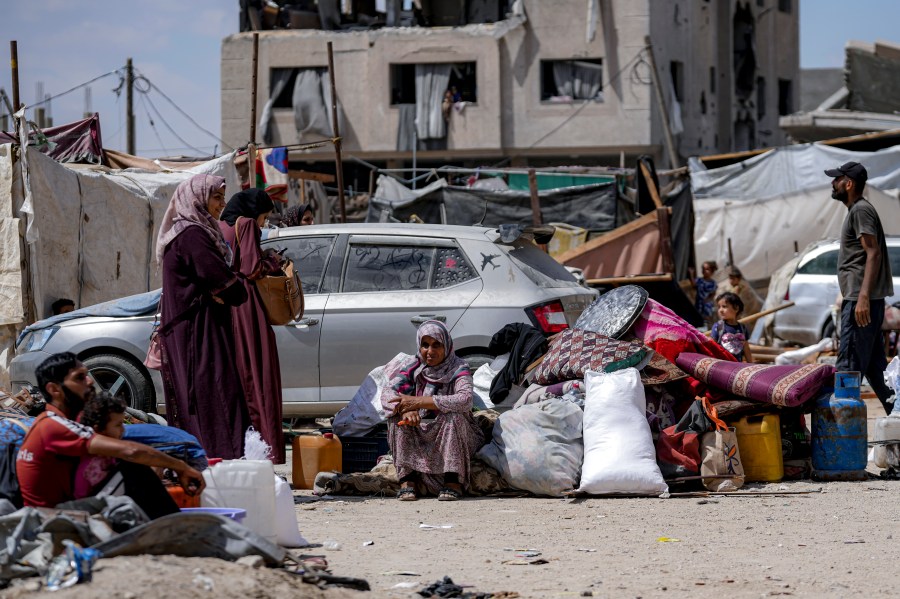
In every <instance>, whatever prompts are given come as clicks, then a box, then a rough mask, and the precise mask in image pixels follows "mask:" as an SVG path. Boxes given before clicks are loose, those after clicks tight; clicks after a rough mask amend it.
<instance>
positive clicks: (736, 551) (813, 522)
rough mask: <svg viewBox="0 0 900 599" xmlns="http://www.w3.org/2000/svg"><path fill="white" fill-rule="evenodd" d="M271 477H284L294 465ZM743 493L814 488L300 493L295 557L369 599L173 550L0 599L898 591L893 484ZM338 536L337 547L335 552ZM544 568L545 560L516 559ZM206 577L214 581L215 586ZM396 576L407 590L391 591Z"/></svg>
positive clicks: (898, 526) (899, 489) (899, 530)
mask: <svg viewBox="0 0 900 599" xmlns="http://www.w3.org/2000/svg"><path fill="white" fill-rule="evenodd" d="M869 414H870V421H871V422H870V426H869V430H870V431H871V430H873V429H874V419H875V418H876V417H879V416H881V415H882V414H883V412H882V411H881V408H880V406H879V405H878V404H877V402H874V403H873V402H871V401H870V402H869ZM289 455H290V454H289ZM289 459H290V458H289ZM277 469H278V470H279V471H280V472H282V473H284V474H287V475H288V476H289V473H290V463H288V464H287V465H285V466H280V467H278V468H277ZM870 469H871V471H872V472H873V473H875V472H877V470H876V469H875V468H874V466H873V465H870ZM742 491H778V492H784V491H787V492H792V493H798V492H810V493H804V494H795V495H783V496H772V495H756V496H734V495H732V496H713V497H706V498H698V497H691V498H681V497H672V498H668V499H659V498H640V499H639V498H609V499H601V498H584V499H547V498H534V497H528V498H467V499H465V500H463V501H461V502H456V503H452V502H438V501H437V500H436V499H433V498H427V499H421V500H419V501H417V502H409V503H407V502H399V501H397V500H396V499H394V498H378V497H375V498H355V497H335V498H333V499H330V500H319V499H318V498H315V497H313V496H312V494H311V493H310V492H309V491H297V492H295V499H296V501H297V519H298V522H299V526H300V530H301V532H302V533H303V534H304V536H305V537H306V538H307V539H309V540H310V541H311V542H312V543H313V546H312V547H310V548H307V549H302V550H298V551H300V552H304V553H307V554H315V555H323V556H325V557H326V558H327V560H328V562H329V564H330V569H331V571H332V573H334V574H336V575H340V576H352V577H360V578H365V579H366V580H368V582H369V584H370V585H371V587H372V591H371V592H370V593H367V594H365V595H363V594H360V593H357V592H353V591H347V590H338V589H331V590H328V591H325V592H322V591H320V590H318V589H316V588H314V587H312V586H311V585H307V584H303V583H301V582H299V581H298V580H297V579H296V578H293V577H292V575H290V574H287V573H284V572H279V571H275V570H265V569H263V570H253V569H250V568H248V567H247V566H243V565H239V564H230V563H226V562H221V561H218V560H199V559H194V560H185V559H180V558H174V557H170V556H167V557H160V558H150V557H146V558H116V559H113V560H101V562H100V563H99V564H98V566H99V568H98V571H97V574H96V577H95V580H94V582H93V583H91V584H89V585H80V586H79V587H75V588H73V589H69V590H67V591H63V592H58V593H52V594H51V593H41V592H37V593H35V592H27V591H25V590H24V589H23V588H21V587H19V588H17V589H16V590H12V591H6V592H5V593H0V595H2V596H5V597H6V596H8V597H16V598H25V597H27V598H32V597H40V596H47V597H56V598H64V597H66V598H70V597H78V598H82V597H83V598H94V597H99V598H107V597H109V598H112V597H116V598H122V599H135V598H137V597H175V596H178V597H216V598H231V597H235V598H238V597H240V598H251V597H252V598H255V597H317V598H318V597H329V598H330V597H363V596H365V597H417V596H418V595H414V594H413V593H414V592H415V591H417V590H419V589H421V588H423V587H424V586H425V585H427V584H429V583H431V582H433V581H435V580H438V579H440V578H442V577H444V576H450V577H451V578H452V579H453V580H454V582H456V583H457V584H463V585H470V587H471V588H470V589H468V590H470V591H476V590H477V591H481V592H494V593H499V592H503V591H505V592H509V593H518V594H519V596H521V597H529V598H530V597H578V596H594V597H616V598H618V597H673V596H685V595H687V594H688V593H690V594H691V596H695V597H720V596H723V595H727V596H731V597H760V596H762V597H766V596H775V595H784V596H795V597H817V598H818V597H873V596H874V597H879V596H883V597H888V596H895V595H896V594H897V592H896V591H895V590H894V585H895V579H896V576H895V569H896V560H897V557H898V555H900V550H898V542H900V516H898V497H900V482H896V481H887V480H879V479H877V478H872V479H870V480H868V481H865V482H858V483H817V482H812V481H798V482H785V483H776V484H769V485H747V486H745V487H744V489H742ZM421 524H430V525H437V526H444V525H449V526H450V527H449V528H434V529H423V528H420V525H421ZM333 542H337V543H339V544H340V548H339V549H333V548H326V547H332V546H333ZM522 551H528V552H532V553H531V554H523V553H522ZM535 554H539V555H535ZM535 559H537V560H545V561H546V563H539V564H531V565H524V564H522V562H525V561H528V560H535ZM505 562H507V563H505ZM508 562H512V563H508ZM401 572H408V573H412V574H415V575H404V574H400V573H401ZM198 574H200V575H202V576H206V577H208V578H209V579H210V580H211V581H212V588H211V589H209V590H207V588H206V586H205V584H204V582H205V581H204V580H202V579H200V580H199V581H198V579H197V575H198ZM402 583H406V585H407V586H406V588H403V587H400V588H398V587H396V585H398V584H402ZM409 585H411V588H410V586H409Z"/></svg>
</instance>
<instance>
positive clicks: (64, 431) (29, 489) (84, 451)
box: [16, 405, 94, 507]
mask: <svg viewBox="0 0 900 599" xmlns="http://www.w3.org/2000/svg"><path fill="white" fill-rule="evenodd" d="M93 438H94V431H93V430H92V429H90V428H89V427H86V426H84V425H81V424H78V423H77V422H74V421H72V420H69V419H68V418H66V417H65V415H64V414H63V413H62V411H60V410H59V409H57V408H56V407H54V406H51V405H48V406H47V409H46V410H45V411H44V413H43V414H41V415H40V416H38V417H37V418H36V419H35V421H34V424H33V425H32V426H31V430H30V431H29V432H28V435H27V436H26V437H25V441H23V442H22V448H21V449H20V450H19V455H18V457H17V459H16V476H17V477H18V479H19V488H20V489H21V492H22V501H23V502H24V504H25V505H30V506H35V507H56V505H57V504H59V503H62V502H63V501H69V500H71V499H74V495H73V493H72V486H73V482H74V480H75V469H76V468H78V463H79V462H80V461H81V458H83V457H85V456H87V455H88V448H89V447H90V445H91V440H92V439H93Z"/></svg>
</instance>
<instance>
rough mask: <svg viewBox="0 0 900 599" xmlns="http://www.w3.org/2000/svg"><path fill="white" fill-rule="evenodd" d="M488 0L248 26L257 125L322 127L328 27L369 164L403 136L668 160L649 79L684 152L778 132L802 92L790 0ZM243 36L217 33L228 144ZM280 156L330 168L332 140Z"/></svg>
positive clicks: (433, 144)
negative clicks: (409, 22)
mask: <svg viewBox="0 0 900 599" xmlns="http://www.w3.org/2000/svg"><path fill="white" fill-rule="evenodd" d="M320 4H321V2H320ZM344 4H348V5H355V4H358V3H344ZM363 4H365V3H363ZM377 4H378V3H377V2H376V3H373V5H377ZM387 4H388V5H389V6H391V5H394V3H392V2H390V1H389V2H388V3H387ZM416 4H417V6H421V7H422V8H423V9H424V8H427V7H428V6H429V5H431V6H432V11H433V10H434V6H433V5H436V4H440V5H451V4H453V5H456V4H458V5H459V7H458V8H459V11H462V12H461V13H460V14H461V15H466V14H468V16H469V17H471V15H472V13H473V11H472V7H471V6H469V10H468V13H466V12H465V11H464V8H463V7H465V6H466V5H467V4H468V5H478V6H481V5H483V4H485V3H484V2H477V3H476V2H472V1H471V0H470V1H469V2H446V3H443V2H442V3H436V2H431V3H429V2H426V1H425V0H421V2H418V1H417V3H416ZM487 4H489V5H491V6H492V7H493V6H494V5H496V7H495V8H497V9H498V10H493V9H492V10H489V11H484V10H482V11H480V12H481V13H482V14H484V13H485V12H487V13H491V12H497V13H498V19H496V20H494V22H485V21H490V20H491V19H489V18H481V19H478V18H470V19H469V20H468V22H466V18H465V16H461V17H460V18H459V19H458V20H457V21H455V22H457V23H460V24H458V25H456V26H441V27H435V26H424V27H423V26H419V25H416V26H412V27H409V26H404V27H400V26H396V27H388V26H382V25H383V24H384V23H385V20H384V19H382V20H380V21H379V20H378V18H377V17H378V15H377V14H376V15H375V17H374V20H368V21H365V22H366V23H367V25H365V26H363V23H364V20H361V19H357V21H355V22H352V23H348V22H346V20H347V16H346V15H345V16H344V17H342V18H343V19H344V21H345V22H344V23H343V25H337V24H336V23H335V21H334V17H333V16H332V17H331V18H330V21H329V23H330V27H331V29H330V30H323V29H318V28H315V29H313V28H296V27H297V26H305V27H316V26H317V25H316V20H315V19H305V20H304V19H301V18H300V17H299V16H298V17H297V18H296V19H292V20H293V25H294V27H295V28H291V22H289V21H288V22H286V25H285V28H282V29H272V30H265V31H259V32H258V35H259V46H258V68H257V73H258V83H257V86H258V87H257V89H258V95H257V99H256V107H257V119H258V121H259V126H258V130H257V131H258V132H257V136H256V137H257V140H256V141H257V142H259V143H265V144H266V145H288V146H290V145H292V144H297V143H302V142H308V141H314V140H320V139H323V138H328V137H330V136H331V135H332V128H331V120H330V91H329V85H328V76H327V72H326V70H327V69H326V67H327V50H326V46H327V42H329V41H330V42H333V46H334V61H335V75H336V88H337V95H338V99H339V104H340V114H341V121H340V122H341V136H342V138H343V140H344V142H343V147H344V150H345V152H346V153H347V154H350V155H352V156H355V157H358V158H361V159H363V160H366V161H369V162H372V163H375V164H378V165H379V166H389V167H400V166H405V165H409V163H410V161H411V160H412V157H413V152H414V151H415V152H416V153H417V160H418V164H419V166H423V165H428V164H448V163H455V164H458V165H462V166H481V165H484V164H492V163H498V162H500V161H504V162H507V163H509V164H511V165H513V166H519V165H521V166H524V165H532V166H546V165H557V164H582V165H607V166H608V165H612V166H618V165H620V164H621V163H623V162H624V163H625V164H629V165H630V164H633V160H634V158H636V157H637V156H639V155H642V154H649V155H651V156H653V157H654V158H655V159H656V161H657V164H658V165H661V166H665V165H667V164H669V160H668V157H667V151H666V132H665V124H664V119H663V118H662V109H661V106H660V102H659V99H658V98H657V96H656V91H657V89H658V91H659V92H661V96H662V101H663V103H664V105H665V113H666V116H667V120H668V124H669V126H670V129H671V132H672V134H673V135H672V138H673V139H674V145H675V153H676V154H677V156H678V158H679V160H678V161H679V162H680V163H681V164H683V159H684V158H685V157H687V156H691V155H698V154H699V155H703V154H711V153H722V152H731V151H740V150H748V149H754V148H758V147H768V146H777V145H781V144H783V143H784V142H785V137H784V135H783V133H782V132H781V131H780V129H779V128H778V117H779V115H783V114H790V113H792V112H794V111H795V110H796V109H797V107H796V101H795V98H799V94H798V90H797V85H798V83H799V81H798V78H799V76H798V73H799V48H798V36H799V33H798V9H799V7H798V4H799V2H798V1H797V0H748V1H744V2H741V1H730V0H554V1H551V2H547V1H539V0H516V1H515V2H509V3H508V4H507V3H506V2H501V1H500V0H497V1H496V2H489V3H487ZM445 8H446V7H445ZM482 8H483V7H482ZM320 12H321V11H320ZM474 12H475V13H479V11H478V10H476V11H474ZM473 20H480V21H481V22H472V21H473ZM273 22H275V21H273ZM392 22H394V23H402V20H401V21H398V20H397V19H394V20H393V21H392ZM432 22H442V23H447V22H451V21H448V20H447V19H446V18H444V19H443V21H440V20H435V19H432ZM324 24H325V20H324V19H323V20H322V25H324ZM322 25H319V26H322ZM274 26H276V27H277V25H274ZM337 27H340V28H339V29H338V28H337ZM252 37H253V33H252V32H250V31H243V32H241V33H236V34H234V35H231V36H229V37H227V38H226V39H225V40H223V43H222V94H221V97H222V136H223V138H224V139H225V141H226V142H227V143H228V144H230V145H232V146H235V147H238V146H242V145H244V144H246V143H247V142H249V141H250V131H251V126H250V118H251V116H250V115H251V111H250V106H249V105H248V104H249V101H250V98H251V81H252V75H253V62H252V47H253V42H252ZM648 39H649V40H650V43H651V45H652V48H653V56H652V57H651V55H650V53H649V52H648V50H647V44H646V41H645V40H648ZM652 58H655V62H656V65H657V74H658V76H657V77H654V76H653V73H652V71H651V68H650V61H651V59H652ZM654 87H656V88H657V89H654ZM290 160H291V162H292V163H321V164H320V165H317V167H316V168H322V169H327V168H328V164H329V163H330V164H331V165H333V153H332V151H331V147H330V146H322V147H319V148H315V149H311V150H296V149H295V150H291V153H290ZM332 168H333V166H332Z"/></svg>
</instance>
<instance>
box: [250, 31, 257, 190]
mask: <svg viewBox="0 0 900 599" xmlns="http://www.w3.org/2000/svg"><path fill="white" fill-rule="evenodd" d="M258 69H259V33H257V32H255V31H254V32H253V67H252V71H253V72H252V73H251V74H250V143H252V144H255V143H256V85H257V84H256V77H257V70H258ZM251 187H256V185H251Z"/></svg>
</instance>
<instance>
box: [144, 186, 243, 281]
mask: <svg viewBox="0 0 900 599" xmlns="http://www.w3.org/2000/svg"><path fill="white" fill-rule="evenodd" d="M224 188H225V178H224V177H218V176H216V175H194V176H193V177H191V178H190V179H188V180H187V181H182V182H181V183H180V184H179V185H178V187H177V188H175V193H174V194H173V195H172V200H171V201H170V202H169V207H168V208H166V213H165V215H164V216H163V219H162V223H161V224H160V225H159V235H158V236H157V237H156V261H157V262H158V263H159V264H162V261H163V254H165V251H166V246H168V245H169V244H170V243H172V240H173V239H175V238H176V237H178V235H179V234H180V233H181V232H182V231H184V230H185V229H187V228H188V227H200V228H201V229H203V232H204V233H206V234H207V235H209V236H210V237H212V239H213V241H215V242H216V246H217V247H218V248H219V251H220V252H221V253H222V256H223V257H224V258H225V262H227V263H228V264H229V265H230V264H231V259H232V256H231V249H230V248H229V247H228V245H227V244H226V243H225V239H224V238H223V237H222V231H221V230H219V223H218V221H216V219H215V218H213V215H212V214H210V213H209V211H208V210H207V208H206V206H207V204H208V203H209V198H210V196H212V194H213V192H214V191H217V190H219V189H224Z"/></svg>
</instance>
